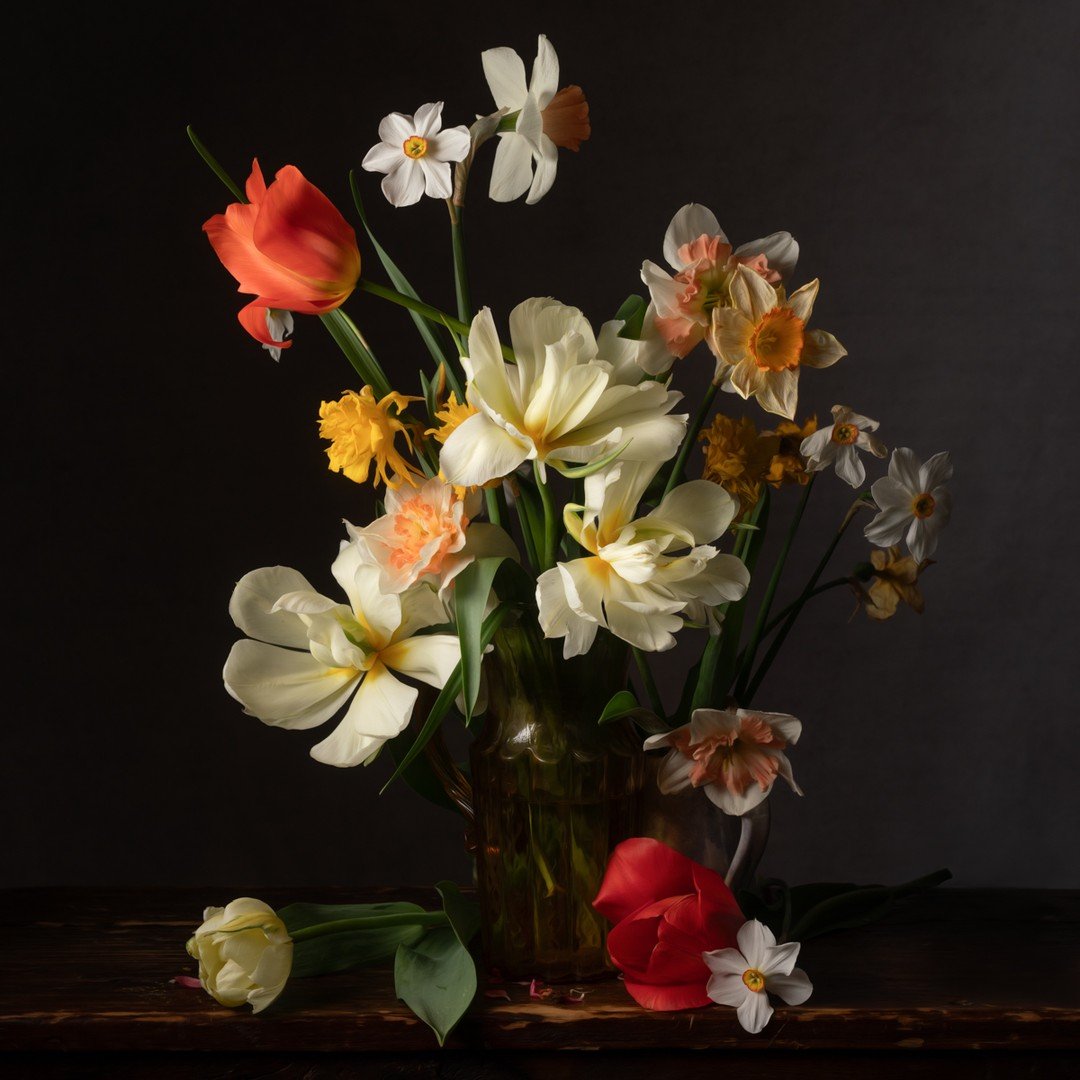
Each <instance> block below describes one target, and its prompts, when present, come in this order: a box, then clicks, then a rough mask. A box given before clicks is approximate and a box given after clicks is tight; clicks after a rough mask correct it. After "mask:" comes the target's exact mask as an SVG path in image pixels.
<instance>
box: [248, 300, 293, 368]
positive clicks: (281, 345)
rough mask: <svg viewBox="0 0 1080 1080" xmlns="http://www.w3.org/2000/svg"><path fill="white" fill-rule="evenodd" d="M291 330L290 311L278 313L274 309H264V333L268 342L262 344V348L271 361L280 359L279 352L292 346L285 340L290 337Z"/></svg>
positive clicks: (291, 319) (291, 318)
mask: <svg viewBox="0 0 1080 1080" xmlns="http://www.w3.org/2000/svg"><path fill="white" fill-rule="evenodd" d="M256 310H258V309H256ZM293 329H294V322H293V317H292V312H291V311H278V310H277V309H276V308H267V309H266V333H267V337H268V338H269V339H270V340H269V341H264V342H263V348H264V349H265V350H266V351H267V352H268V353H269V354H270V357H271V359H273V360H280V359H281V350H282V349H287V348H288V347H289V346H290V345H291V344H292V342H291V341H286V340H285V339H286V338H287V337H292V332H293Z"/></svg>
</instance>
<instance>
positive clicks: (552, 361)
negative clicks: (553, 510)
mask: <svg viewBox="0 0 1080 1080" xmlns="http://www.w3.org/2000/svg"><path fill="white" fill-rule="evenodd" d="M617 327H618V324H613V325H612V327H611V328H609V327H605V328H604V329H603V330H602V331H601V334H600V338H599V341H598V340H597V338H596V337H595V336H594V335H593V331H592V327H591V326H590V325H589V322H588V320H587V319H586V318H585V316H584V315H582V313H581V312H580V311H579V310H578V309H577V308H573V307H567V306H566V305H565V304H560V303H559V302H558V301H556V300H552V299H550V298H541V299H534V300H526V301H525V302H524V303H521V304H518V306H517V307H516V308H514V310H513V311H512V312H511V313H510V339H511V341H512V342H513V346H514V356H515V358H516V359H517V363H516V364H508V363H507V362H506V361H505V360H504V359H503V356H502V351H501V346H500V343H499V335H498V333H497V332H496V330H495V321H494V320H493V319H492V317H491V312H490V310H488V309H487V308H484V310H483V311H481V312H480V314H479V315H477V316H476V318H474V319H473V322H472V328H471V329H470V332H469V355H468V356H467V357H462V361H461V363H462V365H463V367H464V368H465V373H466V375H467V376H468V379H469V383H468V388H467V392H466V397H467V399H468V402H469V404H470V405H471V406H473V408H475V409H477V410H479V411H478V412H477V413H476V414H475V415H473V416H470V417H469V418H468V419H467V420H465V421H463V422H462V423H461V424H460V425H459V426H458V427H457V428H456V429H455V430H454V431H453V433H452V434H451V435H450V436H449V438H448V439H447V440H446V443H445V444H444V445H443V448H442V454H441V456H440V459H439V463H440V468H441V470H442V474H443V476H444V477H445V478H446V480H447V481H448V482H449V483H451V484H456V485H459V486H462V487H475V486H477V485H479V484H486V483H487V482H488V481H489V480H494V479H495V478H496V477H499V476H507V475H509V474H510V473H512V472H513V471H514V469H516V468H517V467H518V466H519V465H521V464H522V462H525V461H535V462H536V467H537V471H538V472H539V474H540V477H541V479H546V476H547V473H546V471H545V470H546V465H547V464H548V463H550V464H551V465H552V466H553V467H554V468H556V469H557V468H559V467H560V466H562V465H572V464H581V463H583V462H586V461H590V460H593V459H595V458H597V457H600V456H602V455H603V454H605V453H607V452H609V451H611V450H615V449H617V448H618V447H620V446H622V445H623V444H625V443H628V444H629V445H628V446H627V447H626V449H625V450H624V451H623V454H622V460H626V461H651V462H654V463H656V464H657V466H658V464H659V463H660V462H663V461H666V460H667V459H668V458H669V457H671V455H672V454H674V453H675V451H676V449H677V448H678V445H679V443H680V442H681V441H682V437H683V433H684V431H685V429H686V416H685V415H679V416H668V415H665V414H667V413H669V412H670V411H671V409H673V408H674V407H675V404H676V402H678V401H679V400H680V399H681V398H682V395H681V394H678V393H675V392H673V391H669V390H667V388H666V387H664V386H662V385H661V384H660V383H658V382H655V381H652V380H646V381H644V382H639V380H640V379H641V377H642V375H641V369H640V367H638V365H637V363H636V356H637V352H636V350H637V347H638V345H639V343H638V342H633V341H627V340H625V339H622V338H619V337H618V335H617V332H616V331H617Z"/></svg>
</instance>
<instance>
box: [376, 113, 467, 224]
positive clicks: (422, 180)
mask: <svg viewBox="0 0 1080 1080" xmlns="http://www.w3.org/2000/svg"><path fill="white" fill-rule="evenodd" d="M442 109H443V103H442V102H441V101H436V102H432V103H431V104H428V105H421V106H420V108H419V109H417V110H416V115H415V116H406V115H405V114H404V113H396V112H395V113H390V115H389V116H385V117H383V120H382V123H381V124H379V139H380V140H381V142H379V143H377V144H376V145H375V146H373V147H372V148H371V149H370V150H369V151H368V152H367V153H366V154H365V155H364V160H363V162H361V165H362V166H363V168H365V169H366V170H367V171H368V172H380V173H385V174H386V175H385V176H384V177H383V181H382V190H383V194H384V195H385V196H386V198H387V199H388V200H389V201H390V202H391V203H393V205H394V206H411V205H412V204H413V203H416V202H419V201H420V196H421V195H424V194H427V195H429V196H430V197H431V198H433V199H449V198H450V195H451V193H452V191H453V182H452V179H451V175H450V173H451V169H450V164H451V162H456V161H461V160H463V159H464V158H466V157H468V155H469V150H470V148H471V147H472V138H471V136H470V135H469V129H468V128H467V127H464V126H458V127H452V128H447V129H446V130H445V131H444V130H443V127H442Z"/></svg>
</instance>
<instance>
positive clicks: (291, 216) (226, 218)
mask: <svg viewBox="0 0 1080 1080" xmlns="http://www.w3.org/2000/svg"><path fill="white" fill-rule="evenodd" d="M245 190H246V192H247V197H248V202H247V203H232V204H231V205H230V206H229V207H228V208H227V209H226V211H225V213H224V214H215V215H214V216H213V217H212V218H210V220H209V221H207V222H206V224H205V225H203V232H205V233H206V235H207V236H208V237H209V239H210V243H211V244H212V245H213V247H214V251H215V252H216V253H217V257H218V258H219V259H220V260H221V262H222V264H223V265H224V266H225V269H226V270H228V271H229V273H230V274H232V276H233V277H234V278H236V280H237V281H238V282H239V286H238V290H237V291H239V292H242V293H251V294H253V295H254V296H255V297H256V299H255V300H252V301H251V303H250V304H248V305H247V306H246V307H244V308H243V309H241V311H240V315H239V318H240V324H241V326H243V327H244V329H245V330H247V332H248V333H249V334H251V336H252V337H253V338H255V339H256V340H257V341H261V342H262V343H263V344H264V345H272V346H275V347H277V348H280V349H287V348H288V347H289V346H290V345H291V344H292V342H291V341H276V340H275V339H274V338H273V336H272V335H271V334H270V332H269V328H268V326H267V321H266V314H267V309H268V308H276V309H278V310H282V311H295V312H299V313H300V314H303V315H323V314H325V313H326V312H328V311H333V310H334V308H336V307H339V306H340V305H341V304H343V303H344V302H345V300H346V299H347V298H348V296H349V294H350V293H351V292H352V291H353V289H355V288H356V282H357V281H358V280H359V277H360V251H359V249H358V248H357V246H356V233H355V232H353V230H352V227H351V226H350V225H349V223H348V222H347V221H346V220H345V219H344V218H343V217H342V216H341V214H340V213H339V212H338V210H337V208H336V207H335V206H334V204H333V203H332V202H330V200H329V199H328V198H327V197H326V196H325V195H324V194H323V193H322V192H321V191H320V190H319V189H318V188H317V187H315V185H314V184H312V183H310V182H309V181H307V180H305V179H304V175H303V173H301V172H300V170H299V169H298V168H296V166H295V165H286V166H285V167H284V168H283V169H281V170H279V171H278V174H277V176H276V177H275V179H274V182H273V183H272V184H271V185H270V186H269V187H267V185H266V182H265V181H264V180H263V174H262V170H261V169H260V168H259V162H258V159H256V160H255V161H254V162H252V166H251V175H250V176H249V177H248V181H247V185H246V188H245Z"/></svg>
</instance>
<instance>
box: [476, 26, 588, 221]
mask: <svg viewBox="0 0 1080 1080" xmlns="http://www.w3.org/2000/svg"><path fill="white" fill-rule="evenodd" d="M482 60H483V63H484V77H485V78H486V79H487V84H488V86H489V87H490V89H491V96H492V97H493V98H494V99H495V106H496V108H498V109H500V110H504V111H505V113H506V114H507V119H508V122H509V121H510V120H512V121H513V125H514V126H513V130H512V131H502V130H500V131H499V146H498V149H497V150H496V151H495V164H494V165H493V166H492V169H491V186H490V188H489V190H488V193H489V194H490V195H491V197H492V198H493V199H494V200H495V201H496V202H512V201H513V200H514V199H517V198H519V197H520V196H521V195H524V194H525V192H526V191H528V193H529V197H528V198H527V199H526V200H525V201H526V202H527V203H536V202H539V201H540V200H541V199H542V198H543V197H544V196H545V195H546V194H547V193H548V191H549V190H550V189H551V185H552V184H553V183H555V171H556V169H557V168H558V164H559V155H558V148H559V147H560V146H561V147H563V148H564V149H567V150H577V149H578V148H579V147H580V145H581V143H582V142H583V141H584V140H585V139H587V138H588V137H589V135H590V133H591V128H590V126H589V105H588V102H586V100H585V95H584V94H583V93H582V92H581V88H580V87H578V86H567V87H564V88H563V89H562V90H559V58H558V57H557V56H556V55H555V50H554V49H553V48H552V46H551V42H550V41H548V39H547V38H546V37H545V36H544V35H543V34H541V35H540V37H539V39H538V41H537V46H536V59H535V60H534V61H533V68H532V77H531V78H530V80H529V82H528V83H526V82H525V65H524V63H523V62H522V60H521V57H520V56H518V54H517V53H516V52H514V50H513V49H508V48H505V47H503V48H498V49H488V50H486V51H485V52H484V54H483V56H482ZM534 166H535V172H534Z"/></svg>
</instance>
